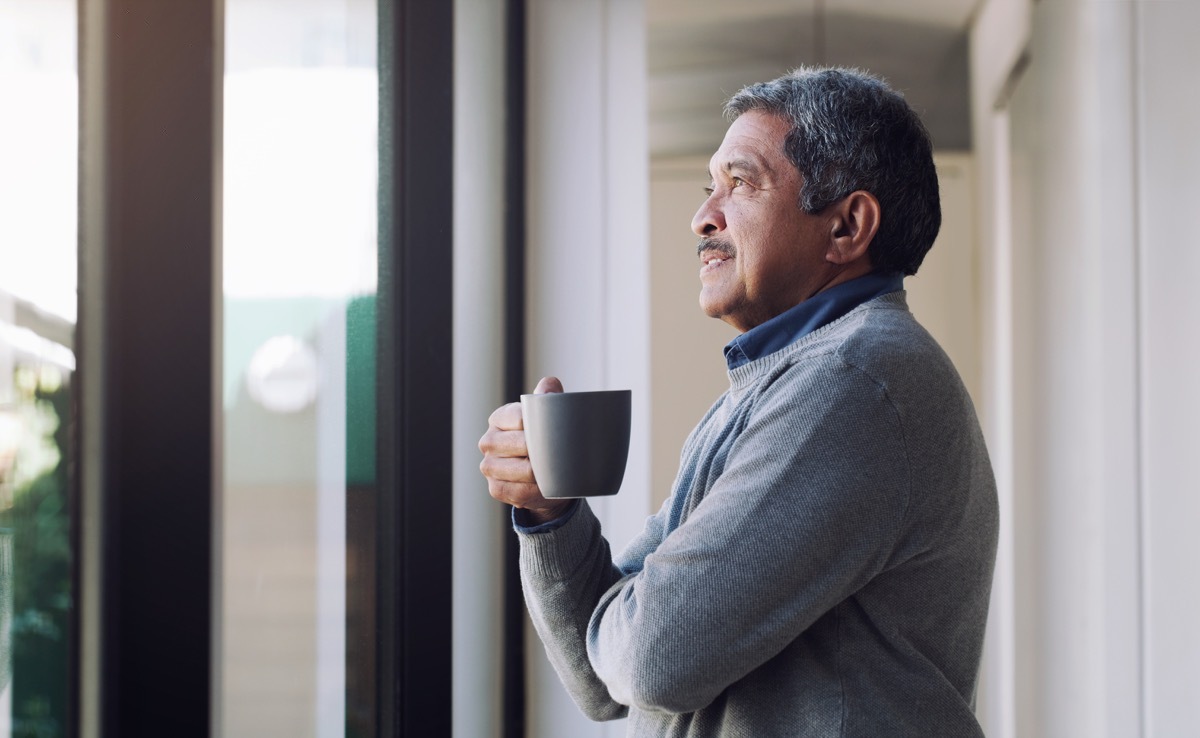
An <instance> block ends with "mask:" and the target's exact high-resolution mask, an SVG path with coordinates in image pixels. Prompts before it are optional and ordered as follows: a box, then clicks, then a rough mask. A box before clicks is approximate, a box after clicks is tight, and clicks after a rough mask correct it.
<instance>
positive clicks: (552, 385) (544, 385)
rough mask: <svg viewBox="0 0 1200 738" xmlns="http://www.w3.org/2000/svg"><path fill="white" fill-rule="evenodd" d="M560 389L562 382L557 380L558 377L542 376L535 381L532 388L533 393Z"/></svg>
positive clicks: (538, 393) (544, 392) (542, 393)
mask: <svg viewBox="0 0 1200 738" xmlns="http://www.w3.org/2000/svg"><path fill="white" fill-rule="evenodd" d="M562 391H563V386H562V382H560V381H558V377H542V380H541V381H540V382H538V383H537V387H536V388H535V389H534V390H533V394H535V395H544V394H546V393H548V392H562Z"/></svg>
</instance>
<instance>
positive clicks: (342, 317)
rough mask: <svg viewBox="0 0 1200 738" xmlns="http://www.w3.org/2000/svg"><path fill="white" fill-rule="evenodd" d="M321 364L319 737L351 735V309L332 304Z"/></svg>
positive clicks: (320, 353) (323, 336)
mask: <svg viewBox="0 0 1200 738" xmlns="http://www.w3.org/2000/svg"><path fill="white" fill-rule="evenodd" d="M317 357H318V358H317V361H318V363H319V366H320V371H319V374H318V376H319V389H318V391H317V409H316V412H317V443H316V448H317V514H316V517H317V520H316V524H317V542H316V549H317V551H316V554H317V556H316V558H317V586H316V597H317V604H316V612H317V648H316V652H317V654H316V655H317V659H316V681H317V685H316V696H317V700H316V705H315V706H314V707H315V709H316V716H315V721H316V738H338V737H339V736H342V735H344V734H345V732H346V307H345V305H344V304H341V303H339V304H338V305H336V306H331V307H330V308H329V311H328V313H327V314H326V315H325V318H324V321H323V323H322V325H321V328H320V333H319V345H318V346H317Z"/></svg>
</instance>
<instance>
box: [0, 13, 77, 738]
mask: <svg viewBox="0 0 1200 738" xmlns="http://www.w3.org/2000/svg"><path fill="white" fill-rule="evenodd" d="M75 25H76V23H75V3H74V1H73V0H0V101H3V103H2V104H3V110H4V112H3V114H0V738H8V736H30V737H33V736H37V737H38V738H43V737H44V738H54V737H57V736H65V735H67V732H68V725H67V716H68V709H69V708H68V701H69V698H70V697H69V695H70V683H69V668H70V649H71V641H70V639H71V637H72V634H71V615H70V613H71V607H72V600H73V596H74V593H73V592H72V589H71V566H72V563H71V550H72V542H71V541H72V538H71V509H72V501H71V496H70V491H69V489H70V488H69V486H68V483H67V469H68V460H69V458H70V454H71V450H70V449H69V448H68V442H69V440H70V438H71V437H72V433H71V432H70V423H71V422H72V418H71V401H70V394H69V393H70V380H71V374H72V372H73V371H74V368H75V356H74V354H73V353H72V350H71V346H72V340H73V336H74V328H75V325H74V324H75V287H76V269H75V264H76V259H75V253H76V242H77V238H76V186H75V183H76V171H77V166H78V164H77V159H76V152H77V150H78V134H77V113H76V101H77V99H78V82H77V79H76V53H75V48H76V43H75Z"/></svg>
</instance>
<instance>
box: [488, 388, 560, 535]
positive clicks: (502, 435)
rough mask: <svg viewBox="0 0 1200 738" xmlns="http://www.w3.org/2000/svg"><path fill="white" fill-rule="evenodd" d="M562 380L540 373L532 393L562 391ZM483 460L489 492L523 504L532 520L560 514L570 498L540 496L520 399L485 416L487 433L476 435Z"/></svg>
mask: <svg viewBox="0 0 1200 738" xmlns="http://www.w3.org/2000/svg"><path fill="white" fill-rule="evenodd" d="M562 391H563V387H562V382H559V381H558V379H557V378H556V377H543V378H542V381H540V382H538V385H537V388H536V389H535V390H534V391H533V392H534V394H538V395H540V394H545V393H547V392H562ZM479 450H480V451H482V452H483V461H482V462H480V464H479V471H481V472H483V476H485V477H487V480H488V493H489V494H491V496H492V497H494V498H496V499H497V500H500V501H501V502H506V503H508V504H509V505H512V506H513V507H520V508H523V509H524V510H525V511H526V512H527V513H528V515H529V517H530V518H532V520H533V522H534V524H535V525H536V524H538V523H545V522H549V521H551V520H554V519H555V518H557V517H559V516H560V515H562V514H563V513H564V512H566V508H567V507H568V506H569V505H570V504H571V501H570V500H547V499H546V498H545V497H542V491H541V490H540V489H538V486H537V482H536V481H534V479H533V467H531V466H530V465H529V450H528V449H527V448H526V446H525V425H524V423H523V418H522V416H521V403H519V402H510V403H509V404H507V405H503V406H501V407H499V408H497V409H496V411H495V412H494V413H492V415H491V417H490V418H488V429H487V433H484V434H483V438H480V439H479Z"/></svg>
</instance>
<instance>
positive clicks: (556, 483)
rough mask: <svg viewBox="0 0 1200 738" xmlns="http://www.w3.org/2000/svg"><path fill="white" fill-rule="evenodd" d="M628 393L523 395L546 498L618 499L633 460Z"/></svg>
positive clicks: (536, 472)
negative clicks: (622, 483)
mask: <svg viewBox="0 0 1200 738" xmlns="http://www.w3.org/2000/svg"><path fill="white" fill-rule="evenodd" d="M631 395H632V392H631V391H630V390H603V391H600V392H549V393H546V394H543V395H521V412H522V414H523V416H524V425H525V444H526V446H527V447H528V449H529V463H530V464H531V465H532V466H533V477H534V480H535V481H536V482H537V485H538V488H539V489H541V491H542V496H543V497H545V498H547V499H563V498H570V497H601V496H605V495H615V494H616V493H617V490H619V489H620V488H621V480H622V479H623V478H624V477H625V462H626V461H627V459H628V457H629V419H630V398H631Z"/></svg>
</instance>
